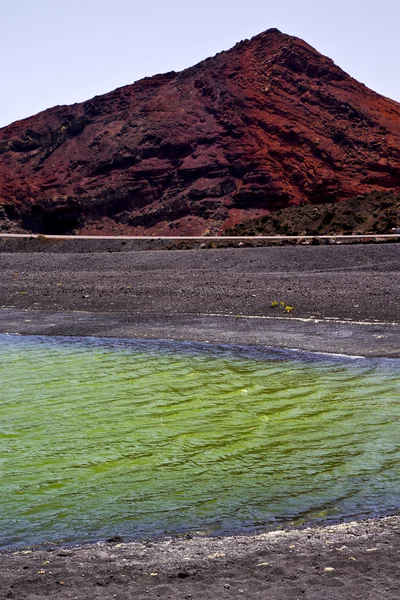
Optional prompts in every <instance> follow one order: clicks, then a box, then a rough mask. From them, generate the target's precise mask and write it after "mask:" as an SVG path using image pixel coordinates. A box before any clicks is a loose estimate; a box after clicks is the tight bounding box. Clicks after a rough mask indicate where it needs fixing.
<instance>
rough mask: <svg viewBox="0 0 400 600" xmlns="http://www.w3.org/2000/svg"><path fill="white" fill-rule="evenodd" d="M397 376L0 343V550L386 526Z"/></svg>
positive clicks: (294, 362)
mask: <svg viewBox="0 0 400 600" xmlns="http://www.w3.org/2000/svg"><path fill="white" fill-rule="evenodd" d="M399 366H400V361H398V360H384V359H382V360H377V359H376V360H367V359H358V358H355V359H350V358H344V357H329V356H321V355H310V354H305V353H296V352H289V351H287V352H284V351H282V352H280V351H267V350H264V351H262V350H255V349H253V350H252V349H246V348H240V347H237V348H234V347H221V346H219V347H216V346H213V347H212V346H207V345H199V344H177V343H172V342H171V343H169V342H136V341H127V340H99V339H78V338H76V339H67V338H61V339H60V338H44V337H42V338H38V337H36V338H35V337H26V338H22V337H16V336H1V335H0V546H3V547H5V546H9V547H10V546H13V545H23V544H30V543H40V542H44V541H46V540H52V541H56V540H57V541H59V540H64V541H72V542H73V541H83V540H96V539H101V538H107V537H110V536H113V535H116V534H118V535H122V536H126V537H127V538H135V537H145V536H154V535H159V534H164V533H178V532H184V531H192V532H193V531H201V532H206V533H213V532H215V533H223V532H228V531H229V532H231V531H242V530H245V529H248V528H257V527H278V526H280V525H281V524H283V523H285V524H287V523H296V524H298V523H305V522H313V521H318V520H323V521H327V520H331V519H339V518H343V517H344V518H353V517H362V516H368V515H375V514H387V513H393V512H396V511H398V509H399V505H400V482H399V475H400V435H399V417H400V368H399Z"/></svg>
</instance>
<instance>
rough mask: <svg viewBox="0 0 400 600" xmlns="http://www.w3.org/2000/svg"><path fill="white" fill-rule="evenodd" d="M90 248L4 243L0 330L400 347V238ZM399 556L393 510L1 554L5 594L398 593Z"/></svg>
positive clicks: (383, 349) (0, 589) (385, 350)
mask: <svg viewBox="0 0 400 600" xmlns="http://www.w3.org/2000/svg"><path fill="white" fill-rule="evenodd" d="M82 244H83V243H80V245H79V247H78V246H77V248H76V250H75V251H71V248H69V250H68V252H59V251H57V252H54V251H52V249H51V246H49V247H48V249H47V250H46V251H41V252H29V251H26V249H25V251H24V252H21V251H15V252H4V250H5V248H3V249H2V251H1V252H0V281H1V286H0V306H1V308H2V309H1V310H0V332H2V333H5V332H6V333H20V334H37V333H40V334H44V333H45V334H53V335H54V334H62V335H98V336H120V337H124V336H126V337H164V338H175V339H186V340H192V339H193V340H199V341H211V342H223V343H244V344H249V345H251V344H262V345H275V346H276V345H282V346H286V347H296V348H303V349H309V350H315V351H331V352H344V353H349V354H355V353H360V354H365V355H379V356H399V355H400V342H399V341H398V340H399V339H400V338H399V332H400V309H399V296H400V273H399V271H400V269H399V258H400V246H399V245H398V244H382V245H364V244H360V245H352V246H344V245H343V246H341V245H337V246H316V247H313V246H306V247H304V246H297V247H281V248H254V249H251V248H238V249H215V250H212V249H211V250H210V249H204V250H181V251H177V250H172V251H166V250H163V251H153V250H146V251H135V250H134V249H132V247H130V248H129V249H125V250H124V248H126V247H124V246H122V245H120V246H119V249H118V251H113V248H111V251H110V248H108V249H107V251H105V252H102V251H100V249H97V251H96V252H93V251H90V249H88V247H86V248H85V246H84V245H82ZM8 248H9V246H8ZM114 248H115V247H114ZM273 301H277V302H281V301H282V302H284V303H285V306H293V307H294V308H293V309H292V310H291V311H290V312H286V311H285V308H284V307H280V306H278V307H272V306H271V303H272V302H273ZM214 315H219V316H214ZM248 317H257V318H255V319H253V318H248ZM399 556H400V536H399V517H396V516H394V517H390V518H387V519H375V520H371V521H366V522H360V523H355V524H351V525H349V524H347V525H339V526H329V527H327V528H316V529H312V530H305V531H293V532H281V533H267V534H262V535H256V536H243V537H240V536H239V537H238V536H236V537H231V538H197V537H194V538H191V539H187V538H177V539H172V540H164V541H152V542H144V543H133V544H124V543H122V542H121V540H115V541H114V542H104V543H101V544H96V545H91V546H86V547H82V548H68V549H66V548H61V549H60V548H56V547H53V546H52V547H48V548H45V549H23V550H22V551H18V552H17V553H15V552H10V553H3V554H2V557H1V560H0V598H10V599H15V600H20V599H23V598H27V599H30V600H33V599H35V600H39V599H42V598H60V599H63V600H64V599H67V598H68V599H76V600H78V599H79V600H81V599H86V598H90V599H91V598H93V599H97V598H99V599H108V598H110V599H111V598H117V599H120V600H127V599H131V598H154V599H155V598H171V599H181V598H182V599H183V598H190V599H206V598H208V599H214V598H246V599H247V598H248V599H252V598H260V599H261V598H263V599H264V598H271V599H273V600H279V599H296V598H308V599H318V600H319V599H321V600H322V599H324V600H325V599H342V598H346V599H356V598H357V599H371V600H380V599H381V598H382V599H398V598H399V597H400V584H399V579H398V578H399V567H398V564H399Z"/></svg>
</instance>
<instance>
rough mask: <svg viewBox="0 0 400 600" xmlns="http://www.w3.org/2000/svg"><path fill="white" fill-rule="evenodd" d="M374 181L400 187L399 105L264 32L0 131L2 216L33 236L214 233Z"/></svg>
mask: <svg viewBox="0 0 400 600" xmlns="http://www.w3.org/2000/svg"><path fill="white" fill-rule="evenodd" d="M374 190H400V104H398V103H396V102H394V101H392V100H389V99H387V98H384V97H382V96H380V95H378V94H376V93H375V92H373V91H371V90H369V89H368V88H366V87H365V86H364V85H362V84H360V83H358V82H357V81H355V80H354V79H352V78H351V77H350V76H348V75H347V74H346V73H344V72H343V71H342V70H341V69H340V68H338V67H337V66H336V65H335V64H334V63H333V62H332V61H331V60H330V59H328V58H326V57H324V56H322V55H321V54H319V53H318V52H317V51H316V50H314V49H313V48H311V47H310V46H309V45H308V44H306V43H305V42H303V41H301V40H299V39H297V38H293V37H290V36H287V35H284V34H282V33H280V32H279V31H277V30H269V31H266V32H265V33H262V34H260V35H258V36H256V37H255V38H253V39H251V40H250V41H244V42H241V43H239V44H237V45H236V46H235V47H234V48H232V49H231V50H229V51H228V52H222V53H220V54H218V55H217V56H215V57H214V58H210V59H207V60H205V61H203V62H202V63H200V64H198V65H196V66H195V67H192V68H190V69H187V70H185V71H182V72H181V73H175V72H172V73H167V74H165V75H157V76H155V77H151V78H147V79H143V80H141V81H138V82H137V83H135V84H133V85H129V86H126V87H123V88H120V89H117V90H115V91H114V92H111V93H109V94H105V95H104V96H99V97H96V98H94V99H92V100H89V101H87V102H84V103H82V104H74V105H73V106H61V107H56V108H53V109H50V110H47V111H44V112H42V113H40V114H38V115H36V116H34V117H31V118H29V119H25V120H23V121H18V122H16V123H13V124H12V125H9V126H8V127H5V128H3V129H0V205H3V208H4V210H3V211H2V213H3V214H5V213H6V214H7V216H8V218H9V219H11V220H14V221H16V222H19V223H20V224H21V225H22V226H23V227H24V228H25V229H28V230H32V231H41V232H47V233H66V232H70V231H81V232H91V233H100V232H101V231H102V232H103V233H117V232H120V233H123V232H125V233H132V234H143V233H152V234H163V235H168V234H171V235H177V234H196V235H199V234H204V233H209V232H211V233H221V232H223V231H224V230H225V229H226V228H227V227H232V226H233V225H235V224H236V223H239V222H241V221H243V220H246V219H249V218H254V217H257V216H262V215H264V214H268V213H269V212H271V211H275V210H277V209H279V208H283V207H286V206H289V205H296V204H302V203H316V204H318V203H325V202H332V201H340V200H345V199H347V198H351V197H354V196H356V195H358V194H360V193H366V192H370V191H374ZM0 208H1V206H0Z"/></svg>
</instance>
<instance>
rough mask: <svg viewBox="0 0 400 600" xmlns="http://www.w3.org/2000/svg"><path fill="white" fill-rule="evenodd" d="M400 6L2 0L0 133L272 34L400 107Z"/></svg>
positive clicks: (320, 0)
mask: <svg viewBox="0 0 400 600" xmlns="http://www.w3.org/2000/svg"><path fill="white" fill-rule="evenodd" d="M399 23H400V2H399V0H334V1H331V0H197V2H193V1H190V0H169V1H168V0H164V1H161V0H143V1H140V2H139V1H138V0H68V1H66V0H0V85H1V94H0V127H1V126H3V125H6V124H8V123H10V122H12V121H15V120H17V119H21V118H24V117H28V116H30V115H32V114H34V113H37V112H39V111H40V110H44V109H45V108H48V107H50V106H54V105H56V104H71V103H73V102H80V101H83V100H87V99H89V98H91V97H93V96H95V95H96V94H102V93H105V92H108V91H111V90H113V89H114V88H116V87H118V86H121V85H125V84H128V83H132V82H133V81H136V80H137V79H140V78H141V77H144V76H146V75H154V74H156V73H162V72H166V71H171V70H175V71H178V70H180V69H183V68H185V67H189V66H191V65H193V64H195V63H196V62H199V61H200V60H202V59H204V58H207V57H208V56H212V55H214V54H216V52H219V51H221V50H226V49H228V48H230V47H231V46H233V45H234V44H235V43H236V42H238V41H240V40H243V39H245V38H249V37H251V36H253V35H256V34H257V33H260V32H261V31H264V30H265V29H268V28H270V27H278V29H280V30H281V31H283V32H285V33H289V34H291V35H296V36H298V37H301V38H303V39H305V40H306V41H307V42H308V43H310V44H311V45H312V46H314V47H315V48H317V50H319V51H320V52H322V53H323V54H326V55H328V56H329V57H330V58H332V59H333V60H334V61H335V62H336V64H338V65H339V66H341V67H342V68H343V69H344V70H345V71H347V72H348V73H350V74H351V75H353V76H354V77H356V78H357V79H358V80H360V81H362V82H363V83H365V84H366V85H368V86H369V87H371V88H373V89H375V90H376V91H378V92H380V93H381V94H384V95H386V96H389V97H391V98H393V99H395V100H397V101H400V76H399V70H400V69H399V59H400V36H399Z"/></svg>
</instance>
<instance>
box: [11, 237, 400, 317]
mask: <svg viewBox="0 0 400 600" xmlns="http://www.w3.org/2000/svg"><path fill="white" fill-rule="evenodd" d="M84 248H85V245H84V243H83V242H80V245H79V251H77V252H71V251H68V252H53V251H52V250H51V246H49V247H48V251H47V252H32V253H29V252H15V253H12V252H11V253H9V252H4V251H3V252H0V281H1V286H0V306H1V307H13V308H21V309H36V310H37V309H46V310H57V311H65V310H67V311H71V310H74V311H77V310H78V311H87V312H91V311H93V312H119V311H122V312H124V313H128V314H139V315H160V314H161V315H176V314H178V315H181V314H185V315H189V314H208V315H209V314H215V313H218V314H221V313H222V314H232V315H238V314H243V315H263V316H277V315H278V314H279V315H281V314H282V313H279V308H278V309H274V308H272V307H271V303H272V302H273V301H278V302H280V301H282V302H285V304H287V305H290V306H293V307H294V308H293V311H292V312H291V313H290V315H289V316H293V317H311V316H314V317H317V318H327V317H335V318H338V319H350V320H355V321H359V320H366V321H372V320H378V321H381V322H385V323H389V322H398V321H400V314H399V313H400V311H399V296H400V267H399V264H400V261H399V258H400V245H399V244H382V245H372V244H371V245H361V244H360V245H354V246H350V245H342V246H322V247H321V246H318V247H312V246H309V247H302V246H298V247H282V248H234V249H216V250H201V251H199V250H186V251H177V250H173V251H151V250H149V251H134V250H133V251H132V250H131V251H125V252H124V251H123V250H122V249H123V248H124V247H123V246H121V245H120V246H119V250H120V251H118V252H116V251H115V252H114V251H112V250H110V249H109V250H108V251H106V252H99V251H97V252H91V251H88V252H85V250H84Z"/></svg>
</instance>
